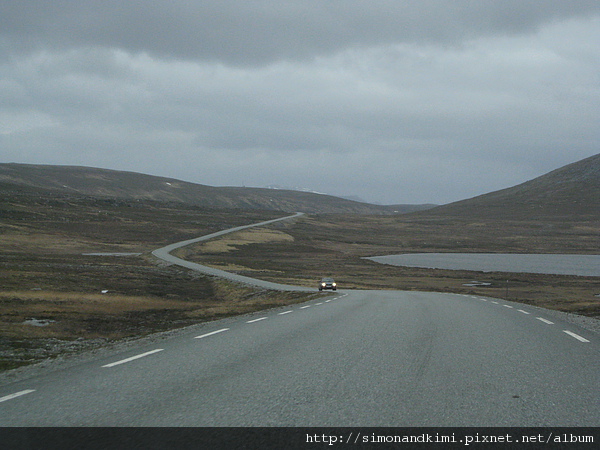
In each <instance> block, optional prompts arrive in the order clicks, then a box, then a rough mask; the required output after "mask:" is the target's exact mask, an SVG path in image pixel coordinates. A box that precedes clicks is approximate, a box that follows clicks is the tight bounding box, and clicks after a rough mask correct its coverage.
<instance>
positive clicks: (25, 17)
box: [0, 0, 600, 203]
mask: <svg viewBox="0 0 600 450" xmlns="http://www.w3.org/2000/svg"><path fill="white" fill-rule="evenodd" d="M307 5H310V6H307ZM599 9H600V2H597V1H591V2H588V1H569V2H566V1H562V0H561V1H537V0H536V1H533V0H531V1H528V0H523V1H519V2H517V1H514V0H505V1H486V0H478V1H462V2H461V1H454V0H452V1H449V0H448V1H442V0H438V1H421V2H401V1H391V0H390V1H387V2H386V1H372V2H358V1H352V0H347V1H336V0H328V1H322V2H307V1H305V0H303V1H281V2H274V1H269V2H267V1H264V2H263V1H254V2H247V1H238V2H233V1H227V0H223V1H211V2H195V3H194V2H184V1H179V0H175V1H170V2H154V1H150V0H146V1H143V2H141V1H123V0H122V1H120V2H114V1H106V0H104V1H77V2H75V1H64V0H63V1H60V0H55V1H39V2H36V1H27V0H19V1H3V0H0V53H2V52H3V53H2V54H3V55H4V58H0V160H2V162H8V161H17V162H29V163H37V164H44V163H48V164H81V165H91V166H99V167H106V168H113V169H124V170H134V171H141V172H146V173H151V174H156V175H163V176H173V177H176V178H181V179H185V180H189V181H193V182H199V183H203V184H214V185H228V184H233V185H242V184H245V185H248V186H252V185H254V186H265V185H268V184H280V185H286V186H303V187H309V188H312V189H315V190H318V191H321V192H326V193H331V194H357V195H359V196H361V197H363V198H366V199H367V200H370V201H379V202H384V203H395V202H415V203H416V202H439V203H441V202H446V201H453V200H459V199H461V198H465V197H468V196H472V195H478V194H481V193H483V192H486V191H490V190H494V189H500V188H503V187H508V186H510V185H513V184H516V183H518V182H522V181H526V180H527V179H530V178H532V177H534V176H538V175H541V174H542V173H544V172H546V171H549V170H552V169H554V168H557V167H559V166H561V165H565V164H568V163H569V162H573V161H574V160H576V159H580V158H583V157H586V156H590V155H592V154H594V153H597V151H598V134H597V129H598V127H597V123H598V121H599V120H600V116H599V114H600V107H599V105H600V98H599V96H598V89H597V83H598V78H597V68H598V64H597V62H598V58H599V56H600V55H599V53H598V52H599V50H598V47H597V45H594V43H595V42H598V38H599V37H600V32H599V31H598V30H599V29H600V28H598V26H597V25H598V23H600V18H598V16H597V14H598V11H599ZM594 14H596V15H595V16H594ZM588 15H589V17H588ZM584 16H585V17H584ZM332 168H333V169H332Z"/></svg>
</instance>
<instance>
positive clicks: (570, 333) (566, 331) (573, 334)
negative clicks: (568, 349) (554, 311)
mask: <svg viewBox="0 0 600 450" xmlns="http://www.w3.org/2000/svg"><path fill="white" fill-rule="evenodd" d="M563 333H567V334H568V335H569V336H571V337H574V338H575V339H577V340H578V341H581V342H590V341H588V340H587V339H586V338H584V337H581V336H579V335H578V334H575V333H573V332H572V331H569V330H563Z"/></svg>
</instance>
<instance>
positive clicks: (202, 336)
mask: <svg viewBox="0 0 600 450" xmlns="http://www.w3.org/2000/svg"><path fill="white" fill-rule="evenodd" d="M228 330H229V328H222V329H220V330H217V331H211V332H210V333H206V334H202V335H200V336H196V337H195V338H194V339H202V338H205V337H208V336H212V335H214V334H219V333H223V332H224V331H228Z"/></svg>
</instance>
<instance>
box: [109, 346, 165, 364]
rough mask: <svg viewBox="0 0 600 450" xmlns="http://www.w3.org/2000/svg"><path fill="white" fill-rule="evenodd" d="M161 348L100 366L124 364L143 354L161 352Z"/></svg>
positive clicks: (141, 356)
mask: <svg viewBox="0 0 600 450" xmlns="http://www.w3.org/2000/svg"><path fill="white" fill-rule="evenodd" d="M163 350H164V348H157V349H156V350H151V351H149V352H146V353H142V354H141V355H135V356H132V357H131V358H126V359H122V360H121V361H116V362H114V363H110V364H105V365H103V366H102V367H114V366H118V365H119V364H125V363H128V362H129V361H133V360H136V359H140V358H143V357H144V356H148V355H152V354H153V353H158V352H162V351H163Z"/></svg>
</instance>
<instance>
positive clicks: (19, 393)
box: [0, 389, 35, 403]
mask: <svg viewBox="0 0 600 450" xmlns="http://www.w3.org/2000/svg"><path fill="white" fill-rule="evenodd" d="M32 392H35V389H25V390H24V391H20V392H15V393H14V394H10V395H5V396H4V397H0V403H2V402H6V401H8V400H12V399H13V398H17V397H21V396H22V395H27V394H31V393H32Z"/></svg>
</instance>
